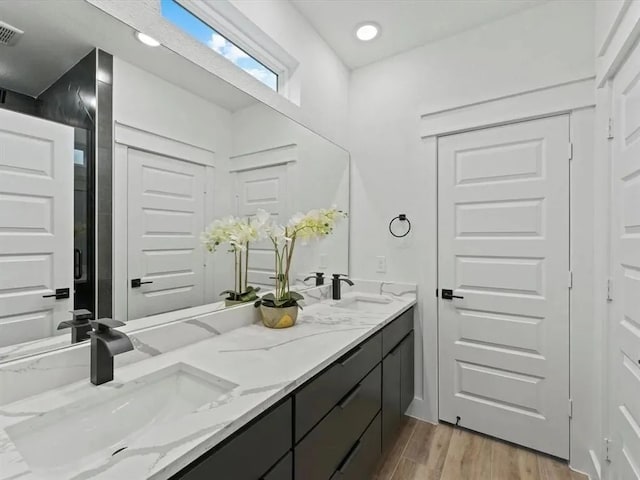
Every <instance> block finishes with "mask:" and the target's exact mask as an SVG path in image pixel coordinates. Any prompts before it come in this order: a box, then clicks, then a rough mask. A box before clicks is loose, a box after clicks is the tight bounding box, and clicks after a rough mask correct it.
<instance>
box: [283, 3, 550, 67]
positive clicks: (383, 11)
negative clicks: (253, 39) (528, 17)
mask: <svg viewBox="0 0 640 480" xmlns="http://www.w3.org/2000/svg"><path fill="white" fill-rule="evenodd" d="M544 1H546V0H291V2H292V3H293V4H294V5H295V6H296V7H297V9H298V10H299V11H300V12H301V13H302V14H303V15H304V16H305V17H306V18H307V19H308V20H309V22H311V24H312V25H313V26H314V28H315V29H316V30H317V31H318V33H319V34H320V35H321V36H322V37H323V38H324V40H325V41H326V42H327V43H328V44H329V46H331V48H332V49H333V50H334V52H335V53H336V54H337V55H338V56H339V57H340V58H341V59H342V61H343V62H344V63H345V65H347V67H349V68H352V69H353V68H358V67H362V66H364V65H367V64H369V63H373V62H376V61H378V60H382V59H383V58H386V57H390V56H392V55H395V54H397V53H400V52H404V51H406V50H410V49H412V48H415V47H418V46H420V45H424V44H426V43H430V42H434V41H436V40H440V39H442V38H445V37H449V36H452V35H455V34H457V33H460V32H462V31H464V30H468V29H471V28H474V27H477V26H479V25H482V24H484V23H488V22H491V21H494V20H497V19H499V18H502V17H505V16H507V15H511V14H513V13H516V12H519V11H522V10H525V9H527V8H531V7H533V6H536V5H540V4H541V3H544ZM366 21H374V22H376V23H377V24H379V25H380V26H381V34H380V36H379V37H378V38H376V39H374V40H372V41H370V42H362V41H360V40H357V39H356V37H355V35H354V32H355V29H356V27H357V26H358V25H359V24H361V23H363V22H366Z"/></svg>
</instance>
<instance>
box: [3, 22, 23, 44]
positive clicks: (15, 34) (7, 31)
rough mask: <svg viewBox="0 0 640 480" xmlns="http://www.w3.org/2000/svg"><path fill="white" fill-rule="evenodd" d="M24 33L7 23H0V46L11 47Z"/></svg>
mask: <svg viewBox="0 0 640 480" xmlns="http://www.w3.org/2000/svg"><path fill="white" fill-rule="evenodd" d="M23 33H24V32H23V31H22V30H20V29H19V28H16V27H13V26H11V25H9V24H8V23H4V22H0V45H6V46H8V47H12V46H13V45H15V44H16V43H18V40H20V37H21V36H22V34H23Z"/></svg>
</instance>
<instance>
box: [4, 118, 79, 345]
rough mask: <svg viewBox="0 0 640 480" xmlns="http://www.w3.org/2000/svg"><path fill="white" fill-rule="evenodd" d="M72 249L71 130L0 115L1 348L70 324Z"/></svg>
mask: <svg viewBox="0 0 640 480" xmlns="http://www.w3.org/2000/svg"><path fill="white" fill-rule="evenodd" d="M72 246H73V128H72V127H68V126H64V125H61V124H57V123H53V122H49V121H46V120H41V119H38V118H34V117H30V116H27V115H24V114H21V113H15V112H10V111H7V110H0V347H3V346H8V345H13V344H16V343H22V342H27V341H31V340H37V339H40V338H46V337H50V336H52V335H55V334H56V328H57V325H58V324H59V323H60V322H62V321H64V320H68V319H69V313H68V312H69V310H73V248H72ZM58 289H60V290H58ZM65 289H66V290H65ZM56 290H58V292H57V294H56Z"/></svg>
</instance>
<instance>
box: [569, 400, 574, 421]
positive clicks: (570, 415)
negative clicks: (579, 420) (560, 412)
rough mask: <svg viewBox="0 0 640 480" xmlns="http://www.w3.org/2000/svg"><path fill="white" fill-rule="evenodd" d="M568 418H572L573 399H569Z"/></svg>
mask: <svg viewBox="0 0 640 480" xmlns="http://www.w3.org/2000/svg"><path fill="white" fill-rule="evenodd" d="M569 418H573V399H572V398H570V399H569Z"/></svg>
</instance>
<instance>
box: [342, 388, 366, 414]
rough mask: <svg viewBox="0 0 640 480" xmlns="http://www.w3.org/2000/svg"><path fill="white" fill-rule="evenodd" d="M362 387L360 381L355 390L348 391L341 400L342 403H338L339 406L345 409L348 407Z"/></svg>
mask: <svg viewBox="0 0 640 480" xmlns="http://www.w3.org/2000/svg"><path fill="white" fill-rule="evenodd" d="M361 388H362V385H361V384H360V383H359V384H358V385H356V386H355V387H354V388H353V390H351V391H350V392H349V393H347V395H346V396H345V397H344V398H343V399H342V400H340V403H339V404H338V406H339V407H340V408H341V409H343V410H344V409H345V408H347V405H349V404H350V403H351V400H353V399H354V398H355V397H356V395H358V392H359V391H360V389H361Z"/></svg>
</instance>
